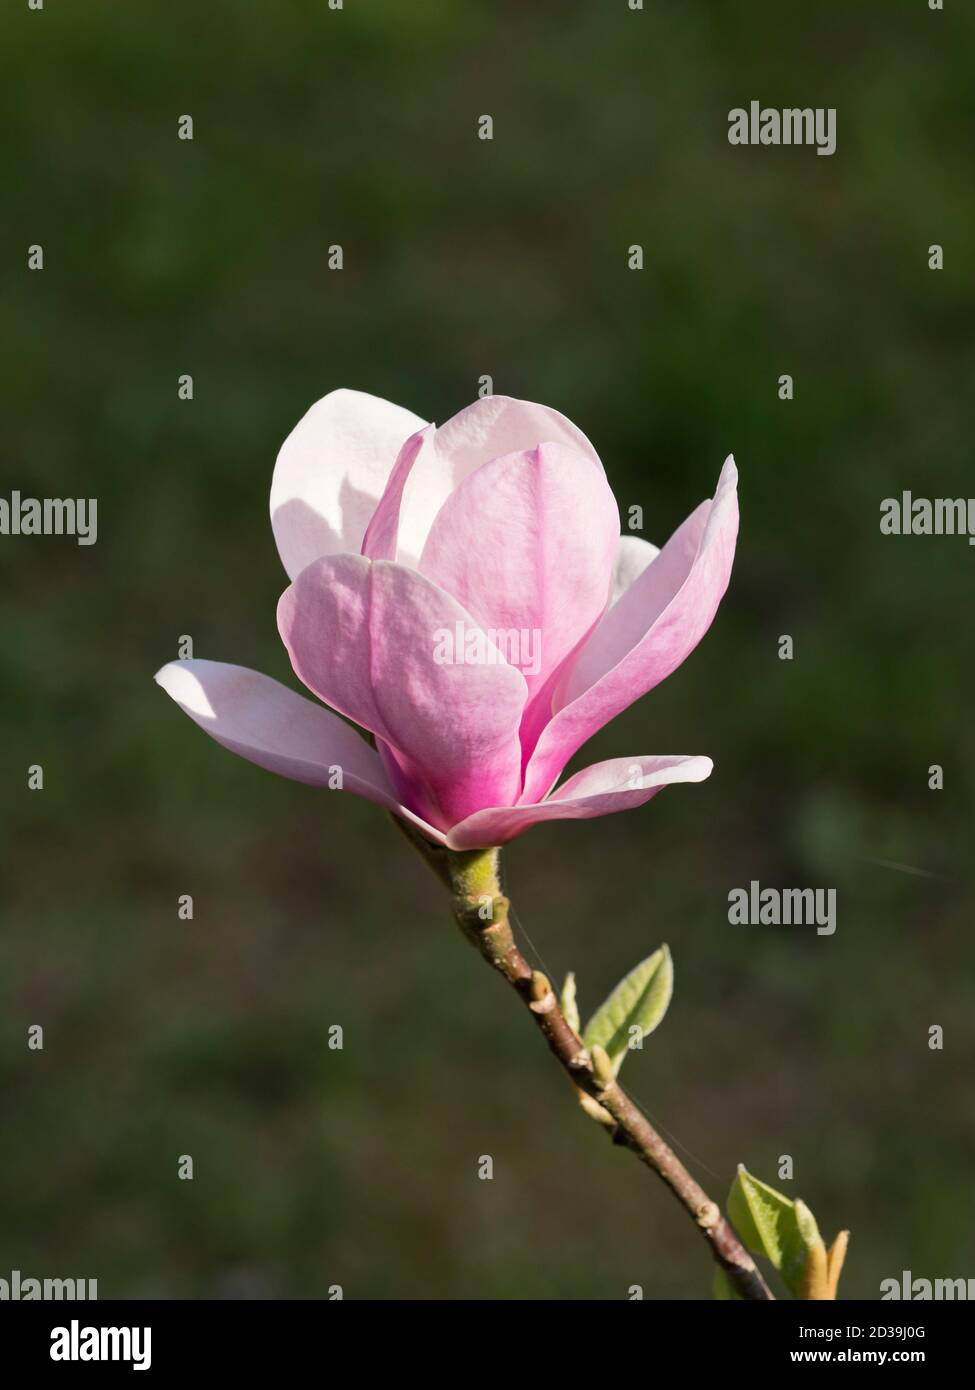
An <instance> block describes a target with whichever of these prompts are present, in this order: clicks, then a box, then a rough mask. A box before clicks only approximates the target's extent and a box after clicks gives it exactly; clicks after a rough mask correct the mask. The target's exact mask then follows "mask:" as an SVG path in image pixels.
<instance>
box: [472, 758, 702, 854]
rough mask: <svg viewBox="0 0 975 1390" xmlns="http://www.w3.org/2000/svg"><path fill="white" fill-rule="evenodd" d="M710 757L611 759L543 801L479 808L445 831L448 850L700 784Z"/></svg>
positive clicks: (484, 844)
mask: <svg viewBox="0 0 975 1390" xmlns="http://www.w3.org/2000/svg"><path fill="white" fill-rule="evenodd" d="M712 766H713V764H712V762H711V759H710V758H700V757H695V758H691V757H678V756H672V757H659V758H611V759H610V760H609V761H608V762H605V763H594V764H593V766H592V767H587V768H584V769H583V771H582V772H577V773H576V774H575V776H573V777H570V778H569V780H568V781H567V782H566V783H565V785H564V786H562V787H560V788H559V789H558V791H556V792H553V794H552V795H551V796H550V797H548V798H547V800H545V801H541V802H535V803H534V804H533V805H522V806H507V807H505V806H500V807H493V808H492V809H490V810H485V811H478V812H477V813H476V814H475V815H473V816H468V817H467V819H466V820H464V821H462V822H461V823H460V824H459V825H455V826H453V828H452V829H451V830H450V832H449V834H448V835H447V844H448V846H449V847H450V848H451V849H481V848H487V847H488V846H490V845H503V844H505V843H506V842H507V841H508V840H513V839H514V838H515V836H516V835H521V834H522V832H523V831H525V830H527V829H528V828H529V827H530V826H532V825H536V824H537V823H538V822H539V821H544V820H589V819H591V818H592V817H593V816H607V815H611V814H612V813H613V812H615V811H626V810H629V808H630V807H631V806H642V805H643V803H644V802H645V801H649V800H650V798H651V797H652V796H656V794H657V792H659V791H660V790H661V789H662V788H663V787H666V786H669V785H670V784H671V783H672V782H703V781H704V779H705V778H706V777H709V776H710V775H711V769H712Z"/></svg>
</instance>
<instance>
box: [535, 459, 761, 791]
mask: <svg viewBox="0 0 975 1390" xmlns="http://www.w3.org/2000/svg"><path fill="white" fill-rule="evenodd" d="M737 480H738V471H737V469H736V468H735V462H734V459H733V458H730V457H729V458H728V459H727V461H726V462H725V465H724V467H723V468H722V470H721V476H720V478H719V479H718V486H717V489H716V491H715V494H714V498H713V500H712V501H710V502H704V503H702V504H701V506H700V507H698V508H697V510H696V511H695V512H693V513H692V514H691V516H690V517H688V519H687V520H686V521H685V522H684V524H683V525H682V526H680V527H679V528H678V529H677V531H675V532H674V534H673V536H671V538H670V540H669V541H668V542H667V544H666V545H665V546H664V548H663V550H662V551H661V552H660V554H659V555H658V556H657V557H656V559H655V560H654V561H653V563H652V564H649V565H648V566H647V567H646V569H645V570H644V571H643V573H642V574H641V575H640V576H639V578H638V579H637V580H636V582H635V583H634V584H632V585H631V586H630V588H628V589H627V590H626V591H625V593H623V594H622V596H621V597H620V598H619V599H618V601H617V602H616V603H615V604H614V605H613V606H612V607H611V608H609V609H608V610H607V612H606V614H605V616H604V617H603V619H602V621H601V622H600V623H599V624H598V625H597V627H596V629H595V631H594V632H593V634H592V636H591V637H590V638H589V640H588V641H587V642H586V643H585V645H584V646H583V648H582V650H581V651H580V653H579V656H578V657H577V659H576V660H575V661H574V662H573V663H572V665H571V669H570V670H569V672H568V675H567V677H566V680H565V684H564V686H563V689H562V690H561V691H556V694H555V698H554V700H553V709H554V710H555V711H556V713H554V714H553V716H552V719H551V720H550V721H549V723H548V724H547V725H546V727H545V728H544V729H543V731H542V733H541V735H540V737H539V739H538V743H537V745H536V747H535V751H534V752H533V754H532V756H531V759H530V761H529V764H528V768H527V770H526V777H525V790H524V793H523V796H524V799H526V800H532V799H536V798H538V797H539V796H543V795H544V793H545V791H546V789H547V788H548V787H550V786H551V785H552V783H553V782H554V780H555V778H556V777H557V776H558V774H559V772H560V771H561V769H562V768H563V767H564V766H565V764H566V762H567V761H568V760H569V758H570V757H571V756H572V754H573V753H574V752H575V751H576V749H578V748H580V747H581V746H582V744H583V743H585V742H586V740H587V739H588V738H590V737H591V736H592V735H593V734H594V733H595V732H596V731H597V729H601V728H602V727H603V725H604V724H607V723H608V722H609V720H611V719H613V718H614V717H615V716H616V715H617V714H619V713H620V712H621V711H622V710H624V709H626V708H627V706H628V705H631V704H632V703H633V701H634V700H636V699H638V698H639V697H640V696H641V695H644V694H646V692H647V691H648V690H652V689H653V687H654V686H655V685H659V683H660V682H661V681H662V680H664V679H666V677H667V676H669V675H670V674H671V672H672V671H674V670H676V668H677V667H678V666H679V665H680V664H681V662H682V661H683V660H684V659H685V658H686V657H687V656H689V655H690V653H691V652H692V651H693V650H694V648H695V647H696V646H697V644H698V642H699V641H700V640H701V638H702V637H703V636H704V634H705V632H707V630H708V628H709V627H710V626H711V622H712V620H713V618H714V615H715V612H716V611H717V607H718V604H719V603H720V602H721V598H722V596H723V594H724V592H725V590H726V589H727V587H728V580H729V578H730V576H731V564H732V561H733V559H734V554H735V540H736V537H737V535H738V496H737V490H736V485H737Z"/></svg>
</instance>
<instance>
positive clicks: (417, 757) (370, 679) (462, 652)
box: [278, 555, 526, 828]
mask: <svg viewBox="0 0 975 1390" xmlns="http://www.w3.org/2000/svg"><path fill="white" fill-rule="evenodd" d="M278 629H279V631H280V633H281V636H282V639H283V640H284V643H285V646H286V647H287V648H288V652H289V654H290V656H291V661H292V665H293V666H294V669H295V671H296V672H297V674H298V676H299V677H300V679H301V680H302V681H303V682H304V684H305V685H306V686H308V688H309V689H310V690H312V691H313V692H314V693H315V694H316V695H317V696H318V697H319V699H321V700H324V701H325V703H326V704H328V705H331V706H332V708H333V709H336V710H338V711H339V713H341V714H344V715H346V716H347V717H348V718H350V719H352V720H354V721H355V723H357V724H359V725H361V726H362V727H363V728H366V729H369V730H371V732H372V733H373V734H375V735H376V737H377V738H379V739H382V740H383V741H384V742H385V743H386V744H388V745H389V746H390V748H391V749H392V750H393V751H394V753H395V761H396V765H397V767H398V769H399V773H400V776H399V778H398V784H397V791H398V792H399V794H400V796H401V798H403V797H408V798H409V800H408V804H409V805H411V806H412V808H413V810H415V811H416V812H417V814H418V815H421V816H423V817H424V819H426V820H429V821H431V822H432V823H434V824H436V825H438V826H439V827H441V828H444V827H445V826H446V825H450V824H453V822H454V821H457V820H462V819H463V818H464V816H466V815H469V814H470V813H471V812H472V811H475V810H478V809H480V807H482V806H485V805H488V806H489V805H494V804H495V803H496V802H504V801H509V802H510V801H514V800H515V799H516V798H517V795H518V791H519V788H520V774H521V760H520V745H519V741H518V725H519V722H520V719H521V713H522V709H523V707H524V703H525V697H526V686H525V681H524V677H523V676H522V675H521V673H520V672H519V671H517V670H515V668H514V667H512V666H509V665H507V663H505V662H504V661H503V660H502V659H501V657H500V655H499V653H498V652H497V650H496V649H494V648H492V647H491V645H490V643H488V642H487V640H486V637H485V635H484V634H483V632H481V630H480V629H479V628H478V627H477V624H476V623H474V621H473V619H472V618H471V615H470V614H469V613H468V612H467V610H466V609H465V608H463V607H462V606H461V605H460V604H459V603H457V601H456V600H455V599H453V598H452V597H451V596H450V595H449V594H446V593H445V592H444V591H443V590H442V589H440V588H438V587H437V585H435V584H433V583H432V582H431V581H430V580H429V579H426V578H425V577H424V576H423V575H420V574H418V573H417V572H416V571H415V570H411V569H408V568H406V567H405V566H403V565H397V564H394V563H392V562H391V561H387V560H375V561H371V560H368V559H366V558H365V557H364V556H361V555H333V556H327V557H325V558H324V559H321V560H316V561H315V563H314V564H312V565H309V566H308V567H307V569H305V570H303V571H302V572H301V574H300V575H299V576H298V578H297V579H296V580H295V581H294V583H293V584H292V585H291V587H290V588H289V589H287V590H286V591H285V593H284V594H283V595H282V596H281V601H280V603H279V604H278ZM458 633H461V634H463V635H464V636H465V638H472V639H476V640H474V641H473V642H472V643H471V645H469V646H465V645H464V644H462V643H461V644H455V637H456V634H458ZM470 658H473V659H470Z"/></svg>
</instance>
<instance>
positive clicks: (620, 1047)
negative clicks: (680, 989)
mask: <svg viewBox="0 0 975 1390" xmlns="http://www.w3.org/2000/svg"><path fill="white" fill-rule="evenodd" d="M673 991H674V965H673V961H672V960H671V958H670V951H669V950H668V948H667V947H666V946H661V947H660V949H659V950H658V951H654V953H653V955H652V956H647V958H646V960H642V961H641V962H640V964H639V965H637V966H635V967H634V969H632V970H631V971H630V973H629V974H628V975H626V976H624V978H623V979H622V980H620V982H619V984H618V985H617V986H616V988H615V989H614V990H613V992H612V994H610V996H609V998H608V999H606V1000H605V1001H604V1002H603V1003H602V1004H601V1005H600V1006H599V1008H598V1009H597V1010H596V1012H595V1013H594V1014H593V1016H592V1018H591V1019H590V1020H589V1022H588V1023H587V1024H586V1028H585V1032H584V1033H583V1035H582V1040H583V1042H584V1043H585V1044H586V1046H587V1047H592V1046H593V1045H594V1044H595V1043H599V1045H600V1046H601V1047H604V1048H605V1049H606V1051H607V1052H608V1054H609V1057H610V1060H611V1061H612V1063H613V1070H614V1072H617V1073H618V1072H619V1069H620V1067H621V1066H622V1065H623V1058H624V1057H625V1056H626V1054H627V1052H628V1051H629V1049H630V1037H631V1034H630V1029H631V1028H639V1029H640V1036H641V1038H646V1037H648V1036H649V1035H650V1034H651V1033H652V1032H653V1030H654V1029H655V1028H656V1027H657V1025H658V1024H659V1023H660V1021H661V1019H662V1018H663V1016H664V1014H665V1013H666V1012H667V1005H668V1004H669V1003H670V996H671V995H672V994H673Z"/></svg>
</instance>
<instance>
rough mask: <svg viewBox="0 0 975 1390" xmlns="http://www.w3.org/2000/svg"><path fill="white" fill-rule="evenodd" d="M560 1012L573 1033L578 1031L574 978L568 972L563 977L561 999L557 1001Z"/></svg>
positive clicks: (570, 972)
mask: <svg viewBox="0 0 975 1390" xmlns="http://www.w3.org/2000/svg"><path fill="white" fill-rule="evenodd" d="M559 1003H560V1004H561V1006H562V1012H563V1013H564V1014H565V1021H566V1023H567V1024H568V1025H569V1027H570V1028H571V1029H572V1031H573V1032H575V1033H578V1031H579V1006H578V1004H577V1003H576V977H575V975H574V974H573V973H572V971H571V970H570V971H569V973H568V975H566V977H565V984H564V985H563V986H562V998H561V999H560V1000H559Z"/></svg>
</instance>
